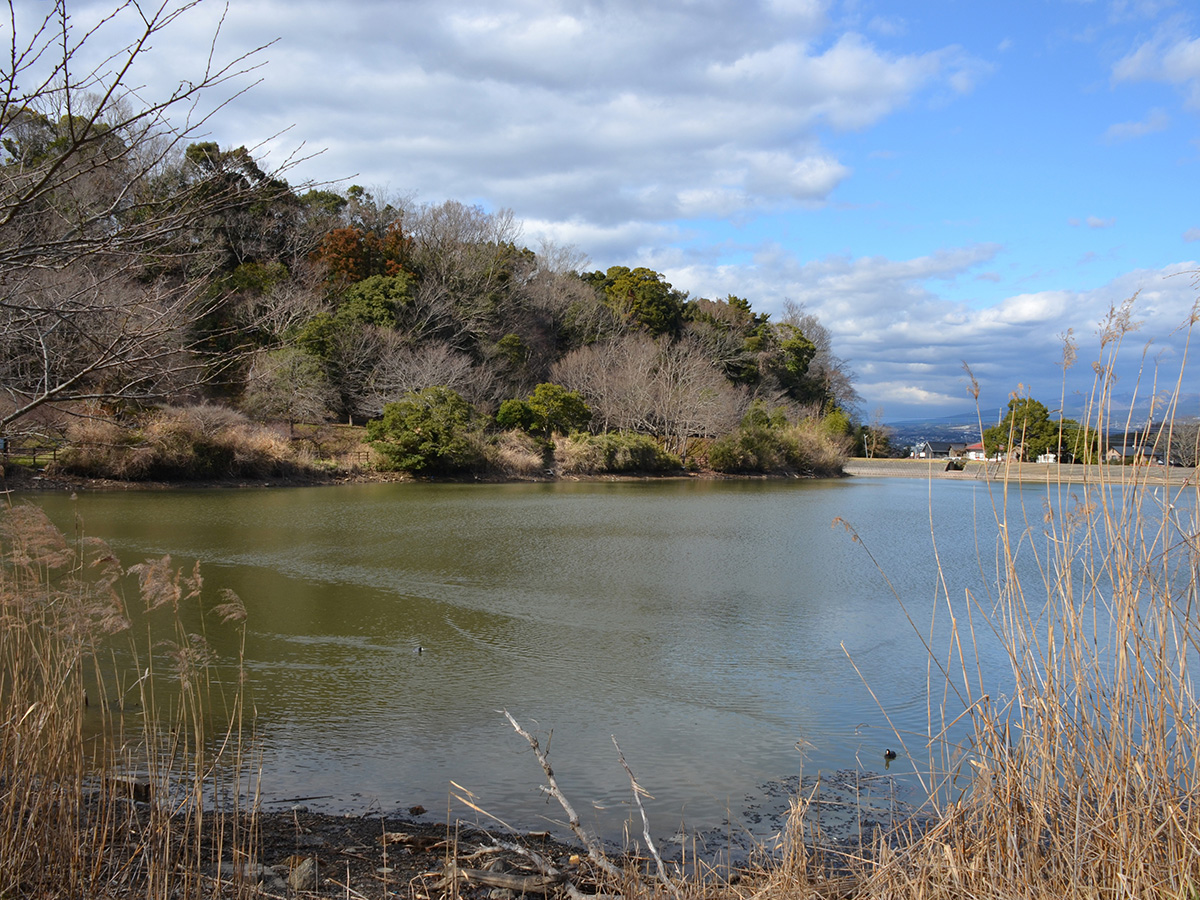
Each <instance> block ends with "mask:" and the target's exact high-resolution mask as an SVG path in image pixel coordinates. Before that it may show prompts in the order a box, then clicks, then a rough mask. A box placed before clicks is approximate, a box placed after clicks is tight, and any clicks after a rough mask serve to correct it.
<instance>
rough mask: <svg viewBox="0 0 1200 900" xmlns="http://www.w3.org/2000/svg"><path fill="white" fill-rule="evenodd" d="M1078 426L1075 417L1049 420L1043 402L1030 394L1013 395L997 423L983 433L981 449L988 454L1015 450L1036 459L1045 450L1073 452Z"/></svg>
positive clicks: (1026, 457)
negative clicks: (1029, 395) (1005, 411)
mask: <svg viewBox="0 0 1200 900" xmlns="http://www.w3.org/2000/svg"><path fill="white" fill-rule="evenodd" d="M1078 428H1079V423H1077V422H1076V421H1075V420H1074V419H1060V420H1058V421H1052V420H1051V419H1050V411H1049V410H1048V409H1046V406H1045V404H1043V403H1040V402H1039V401H1037V400H1034V399H1033V398H1032V397H1013V398H1012V399H1011V400H1009V401H1008V412H1007V413H1005V416H1004V418H1003V419H1002V420H1001V421H1000V424H999V425H994V426H992V427H991V428H988V429H986V430H985V431H984V432H983V449H984V452H985V453H986V454H987V455H988V456H989V457H991V456H994V455H995V454H996V453H998V452H1015V453H1017V454H1018V456H1019V458H1020V459H1024V460H1034V459H1037V458H1038V457H1039V456H1041V455H1042V454H1043V453H1046V452H1054V453H1058V452H1059V450H1060V448H1061V450H1062V451H1065V453H1066V454H1069V455H1073V453H1074V451H1075V449H1076V448H1075V443H1076V441H1077V432H1078ZM1060 461H1065V460H1060Z"/></svg>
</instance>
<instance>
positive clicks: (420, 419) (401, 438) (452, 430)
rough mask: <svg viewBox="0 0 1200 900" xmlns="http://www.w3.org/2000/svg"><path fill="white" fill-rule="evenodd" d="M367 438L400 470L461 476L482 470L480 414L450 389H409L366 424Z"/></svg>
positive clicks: (482, 445)
mask: <svg viewBox="0 0 1200 900" xmlns="http://www.w3.org/2000/svg"><path fill="white" fill-rule="evenodd" d="M367 440H368V441H369V442H370V443H371V444H372V445H373V446H374V447H375V449H376V450H378V451H379V453H380V455H382V456H383V458H384V459H385V460H386V461H387V465H388V466H389V467H390V468H393V469H399V470H400V471H402V472H412V473H414V474H419V475H457V474H462V473H464V472H470V471H475V470H478V469H480V468H482V467H483V463H484V460H485V453H484V439H483V432H482V427H481V423H480V417H479V414H478V413H477V412H476V411H475V407H473V406H472V405H471V404H470V403H468V402H467V401H466V400H465V399H463V397H462V395H461V394H459V393H458V392H457V391H455V390H453V389H452V388H448V387H428V388H425V389H424V390H421V391H409V392H408V393H407V394H405V396H404V399H403V400H400V401H399V402H397V403H389V404H388V405H387V406H385V407H384V408H383V417H382V418H380V419H374V420H372V421H371V422H368V423H367Z"/></svg>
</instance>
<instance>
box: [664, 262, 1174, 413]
mask: <svg viewBox="0 0 1200 900" xmlns="http://www.w3.org/2000/svg"><path fill="white" fill-rule="evenodd" d="M1003 252H1004V251H1003V248H1002V247H1000V246H999V245H995V244H979V245H972V246H965V247H957V248H946V249H943V250H941V251H939V252H937V253H934V254H930V255H927V256H920V257H914V258H911V259H887V258H883V257H848V256H830V257H826V258H823V259H819V260H813V261H809V262H803V263H802V262H800V261H798V260H796V259H795V258H794V257H793V256H792V255H791V254H790V253H788V252H787V251H786V250H784V249H783V248H781V247H779V246H775V245H764V246H762V247H760V248H758V252H757V253H756V254H755V256H754V260H753V262H752V263H750V264H746V265H722V266H718V267H704V266H699V265H683V266H679V267H677V268H670V269H667V270H666V271H667V274H668V275H669V280H670V281H671V282H672V283H673V284H675V285H676V286H678V287H684V288H686V289H689V290H692V292H693V295H703V296H724V294H726V293H729V292H733V293H737V294H739V295H740V296H751V297H754V298H756V299H755V306H756V308H758V307H759V306H760V300H761V306H762V308H764V309H767V310H774V311H779V310H780V309H781V308H782V304H783V300H784V299H785V298H786V299H791V300H794V301H797V302H801V303H803V304H804V305H805V307H806V309H808V310H809V311H811V312H814V313H816V314H817V315H818V316H819V317H820V319H821V322H822V323H823V324H824V325H825V326H826V327H828V328H829V329H830V330H831V332H832V333H833V335H834V336H835V345H834V349H835V352H837V353H838V354H839V355H840V356H842V357H844V358H845V359H846V360H847V361H848V362H849V363H850V366H851V367H852V368H853V369H854V371H855V372H856V373H857V374H858V375H859V377H860V380H859V383H858V388H859V392H860V393H861V394H862V396H863V398H864V407H865V408H869V409H874V408H875V407H876V406H879V405H883V406H884V409H885V416H886V417H887V418H906V417H908V416H910V415H926V414H928V411H929V409H931V408H937V409H941V410H944V411H947V412H953V411H956V410H957V411H964V412H965V411H968V410H970V409H971V408H972V405H973V403H974V401H973V400H972V399H971V398H970V397H969V396H968V394H967V387H968V380H967V378H966V377H965V375H964V373H963V369H962V366H963V363H964V362H966V363H968V364H970V366H971V368H972V371H973V373H974V375H975V376H976V378H978V379H979V382H980V385H981V389H982V394H981V399H980V402H981V404H982V405H983V406H985V407H989V408H990V407H997V406H1003V405H1004V403H1006V402H1007V398H1008V394H1009V392H1011V391H1013V390H1015V389H1016V388H1017V385H1018V384H1023V385H1026V386H1027V387H1028V388H1029V389H1030V390H1031V391H1033V393H1034V395H1035V396H1041V397H1045V398H1058V397H1059V396H1060V394H1061V392H1062V390H1063V378H1064V373H1063V369H1062V367H1061V361H1062V356H1063V341H1064V339H1065V337H1066V335H1067V334H1068V332H1071V333H1073V335H1074V339H1075V340H1077V342H1078V344H1079V362H1078V363H1077V364H1076V365H1075V366H1074V367H1073V368H1072V369H1070V370H1069V371H1068V372H1067V374H1066V377H1067V385H1068V387H1067V392H1068V394H1082V392H1085V391H1086V390H1087V389H1088V388H1089V387H1090V385H1091V379H1092V377H1093V372H1092V369H1091V367H1090V365H1089V364H1090V363H1091V362H1092V361H1094V360H1098V359H1099V358H1100V341H1099V333H1100V331H1101V329H1102V327H1103V324H1104V322H1105V319H1106V317H1107V316H1108V315H1109V313H1110V311H1111V310H1112V309H1113V308H1114V307H1119V306H1120V304H1122V303H1123V302H1124V301H1125V300H1127V299H1129V298H1131V297H1134V296H1135V295H1136V297H1137V300H1136V301H1135V306H1134V316H1133V319H1134V320H1135V321H1137V322H1140V330H1139V331H1137V332H1136V333H1134V334H1132V335H1130V336H1129V337H1128V338H1127V339H1126V347H1125V360H1124V362H1125V364H1126V365H1124V367H1123V368H1122V377H1123V378H1124V380H1125V382H1126V383H1127V385H1128V386H1130V387H1132V386H1133V385H1134V384H1135V383H1136V381H1137V368H1138V366H1139V365H1140V364H1141V363H1142V361H1143V360H1142V350H1143V345H1144V344H1145V343H1146V341H1148V340H1153V342H1154V343H1153V344H1152V345H1151V354H1150V357H1149V358H1150V360H1151V362H1150V365H1151V366H1153V365H1156V364H1157V365H1161V366H1162V367H1163V371H1164V373H1166V374H1167V375H1173V374H1177V373H1173V372H1172V370H1171V367H1172V366H1173V365H1175V366H1177V365H1178V364H1179V362H1180V361H1181V360H1182V343H1181V335H1180V333H1179V331H1178V329H1179V326H1180V325H1181V324H1183V323H1184V322H1185V321H1186V320H1187V318H1188V317H1189V315H1190V314H1191V311H1192V307H1193V304H1194V303H1195V292H1194V289H1193V287H1192V283H1191V280H1190V279H1188V278H1186V277H1177V276H1178V275H1179V273H1186V272H1188V271H1190V270H1193V269H1195V268H1196V263H1195V262H1189V261H1183V262H1179V263H1176V264H1173V265H1170V266H1167V267H1165V268H1162V269H1153V270H1135V271H1132V272H1128V273H1126V274H1124V275H1122V276H1120V277H1118V278H1115V279H1113V280H1112V281H1110V282H1109V283H1107V284H1104V285H1101V286H1099V287H1096V288H1092V289H1088V290H1068V289H1057V290H1039V291H1032V292H1028V293H1023V294H1015V295H1011V296H1008V297H1005V298H1003V299H1001V300H1000V301H999V302H997V303H994V304H992V305H987V306H985V305H976V304H973V303H970V302H965V301H955V300H949V299H946V297H945V296H944V294H945V293H948V291H947V290H946V289H947V288H948V287H950V286H952V285H958V284H959V282H963V281H965V282H966V283H967V284H969V283H972V282H974V281H976V280H977V279H980V278H985V277H986V276H987V275H988V274H989V271H988V269H987V268H986V267H988V266H990V265H991V264H993V263H994V262H995V261H996V259H997V257H999V256H1000V255H1002V253H1003ZM979 269H983V271H979V272H977V271H976V270H979Z"/></svg>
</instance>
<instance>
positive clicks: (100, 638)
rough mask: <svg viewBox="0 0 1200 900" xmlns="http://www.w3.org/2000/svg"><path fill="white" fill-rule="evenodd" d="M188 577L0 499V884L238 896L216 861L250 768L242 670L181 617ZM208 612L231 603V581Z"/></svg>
mask: <svg viewBox="0 0 1200 900" xmlns="http://www.w3.org/2000/svg"><path fill="white" fill-rule="evenodd" d="M128 576H134V577H136V579H137V582H138V590H137V597H138V602H137V604H136V605H131V604H127V603H126V601H125V595H124V591H123V586H124V584H125V583H126V582H127V581H128ZM201 588H202V580H201V578H200V574H199V571H198V569H195V568H194V569H192V570H191V571H186V570H183V569H176V568H174V567H173V566H172V564H171V561H170V559H169V558H163V559H160V560H152V561H148V562H146V563H144V564H142V565H140V566H134V567H132V568H131V569H129V570H128V572H126V571H125V570H123V569H122V566H121V564H120V563H119V562H118V561H117V559H116V558H115V557H114V555H113V554H112V553H111V551H109V549H108V548H107V547H106V546H105V545H103V544H102V543H101V542H99V541H95V540H90V539H86V538H82V537H79V538H75V539H71V538H68V537H67V536H66V535H64V534H63V533H62V532H61V531H59V530H58V529H57V528H56V527H55V526H54V525H53V524H52V523H51V522H50V521H49V519H48V518H47V517H46V515H45V513H43V512H42V511H41V510H40V509H38V508H36V507H33V506H17V507H14V508H11V509H7V510H5V511H3V513H2V515H0V709H2V710H3V713H2V725H0V897H47V898H58V897H63V898H66V897H71V898H89V897H114V896H121V897H124V896H144V897H147V898H167V897H172V898H174V897H185V898H186V897H199V896H240V895H244V894H248V892H249V888H250V886H249V885H248V884H246V883H243V879H242V878H241V877H240V872H241V869H239V868H238V867H237V866H230V865H229V864H228V863H229V862H235V863H239V864H240V863H244V862H247V861H249V859H250V857H251V856H252V854H253V851H254V827H253V821H254V817H253V815H252V813H253V796H252V793H253V792H252V790H251V789H252V788H253V785H254V784H256V783H257V774H256V772H255V770H254V768H253V767H252V766H250V757H249V755H248V754H247V752H246V748H248V747H250V746H251V744H252V742H251V741H250V740H249V736H248V735H247V734H244V733H243V722H244V716H243V709H242V699H241V690H240V683H238V684H234V685H232V686H229V685H222V684H219V683H217V682H215V681H214V680H213V678H212V676H211V669H210V663H211V662H212V653H211V651H210V650H209V648H208V645H207V642H206V641H205V639H204V637H203V636H202V635H198V634H194V633H191V632H190V631H189V630H188V628H187V627H185V625H184V622H185V621H188V620H191V621H194V620H195V616H194V615H192V614H191V610H189V609H188V607H189V606H195V605H196V604H198V603H199V601H200V594H201ZM210 613H211V614H213V615H216V616H218V617H220V618H221V619H222V620H223V621H234V620H237V619H239V618H241V617H243V615H244V613H243V608H242V606H241V603H240V601H239V600H238V599H237V598H236V597H234V596H232V595H225V596H223V598H222V602H221V603H220V604H219V605H218V606H217V607H216V608H215V609H213V610H210ZM218 627H230V626H229V625H221V626H218ZM215 701H221V702H223V704H224V705H223V707H222V708H221V709H220V710H219V714H218V716H217V717H216V718H218V719H219V720H221V721H224V722H226V723H229V724H228V725H227V727H226V728H225V729H224V730H223V731H218V732H217V733H215V734H213V733H211V731H210V729H211V724H210V723H211V721H213V719H214V717H213V716H212V715H211V713H212V711H213V704H214V702H215ZM248 795H249V796H250V805H249V806H248V807H247V805H246V797H247V796H248ZM223 860H225V861H226V862H225V864H224V866H222V861H223ZM222 873H223V876H222ZM222 877H223V878H224V882H222Z"/></svg>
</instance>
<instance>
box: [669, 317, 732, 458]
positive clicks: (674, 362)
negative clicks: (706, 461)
mask: <svg viewBox="0 0 1200 900" xmlns="http://www.w3.org/2000/svg"><path fill="white" fill-rule="evenodd" d="M649 375H650V383H651V385H652V387H653V394H654V418H655V419H656V421H657V422H658V431H659V433H660V434H662V435H663V436H666V437H669V439H670V441H671V448H670V449H671V451H672V452H673V453H675V454H677V455H678V456H679V457H680V458H681V459H683V460H684V461H686V460H687V452H688V444H689V443H690V441H691V439H692V438H694V437H716V436H718V435H721V434H726V433H727V432H730V431H732V430H733V429H734V428H736V427H737V424H738V422H739V421H741V418H742V416H743V415H744V414H745V412H746V407H747V406H748V404H749V397H748V395H747V393H746V391H744V390H739V389H738V388H736V387H734V386H733V385H732V384H730V383H729V380H728V379H727V378H726V377H725V376H724V374H723V373H722V371H721V368H720V366H719V364H718V363H717V362H715V361H714V360H713V359H712V357H710V356H709V355H708V354H706V353H705V351H704V348H703V346H702V345H701V344H700V343H699V342H698V341H695V340H679V341H675V342H673V343H671V344H669V345H665V346H663V347H662V348H661V349H660V352H659V355H658V363H657V365H656V366H655V368H654V369H653V370H652V371H651V372H650V373H649Z"/></svg>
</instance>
